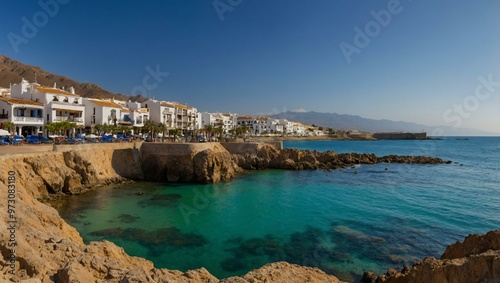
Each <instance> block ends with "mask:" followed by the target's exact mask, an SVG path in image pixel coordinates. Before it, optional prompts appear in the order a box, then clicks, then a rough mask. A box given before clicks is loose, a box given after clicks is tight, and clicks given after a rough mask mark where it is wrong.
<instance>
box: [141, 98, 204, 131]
mask: <svg viewBox="0 0 500 283" xmlns="http://www.w3.org/2000/svg"><path fill="white" fill-rule="evenodd" d="M142 107H144V108H147V109H149V112H150V115H151V120H153V121H155V122H159V123H162V124H164V125H165V126H166V127H167V128H168V129H175V128H179V129H182V130H196V129H197V126H198V125H199V123H198V122H197V117H198V110H197V109H196V108H194V107H190V106H188V105H183V104H179V103H175V102H166V101H158V100H154V99H149V100H147V101H145V102H143V103H142Z"/></svg>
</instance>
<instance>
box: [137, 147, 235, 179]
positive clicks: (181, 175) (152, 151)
mask: <svg viewBox="0 0 500 283" xmlns="http://www.w3.org/2000/svg"><path fill="white" fill-rule="evenodd" d="M141 156H142V170H143V172H144V176H145V179H146V180H151V181H168V182H196V183H217V182H220V181H228V180H231V179H233V178H234V177H236V175H237V174H238V173H240V172H241V169H240V168H239V167H238V165H236V164H235V163H234V162H233V160H232V156H231V154H230V153H229V152H227V150H225V149H224V147H222V146H221V145H220V144H218V143H199V144H178V143H164V144H162V143H145V144H143V145H142V147H141Z"/></svg>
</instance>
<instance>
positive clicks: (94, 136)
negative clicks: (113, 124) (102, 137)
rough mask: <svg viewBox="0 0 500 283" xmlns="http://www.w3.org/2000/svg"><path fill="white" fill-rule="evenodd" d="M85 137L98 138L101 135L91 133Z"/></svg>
mask: <svg viewBox="0 0 500 283" xmlns="http://www.w3.org/2000/svg"><path fill="white" fill-rule="evenodd" d="M85 138H86V139H97V138H99V136H96V135H94V134H90V135H85Z"/></svg>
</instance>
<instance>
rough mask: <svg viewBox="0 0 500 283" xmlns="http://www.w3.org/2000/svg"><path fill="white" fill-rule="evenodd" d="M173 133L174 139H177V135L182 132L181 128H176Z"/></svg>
mask: <svg viewBox="0 0 500 283" xmlns="http://www.w3.org/2000/svg"><path fill="white" fill-rule="evenodd" d="M171 133H172V135H174V141H175V140H176V139H177V136H179V135H180V134H181V133H182V129H181V128H175V129H173V130H172V131H171Z"/></svg>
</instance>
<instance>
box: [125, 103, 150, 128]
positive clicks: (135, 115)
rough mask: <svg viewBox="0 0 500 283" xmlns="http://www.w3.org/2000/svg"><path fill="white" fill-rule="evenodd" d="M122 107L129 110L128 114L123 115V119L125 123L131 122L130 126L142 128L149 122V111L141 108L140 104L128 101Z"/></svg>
mask: <svg viewBox="0 0 500 283" xmlns="http://www.w3.org/2000/svg"><path fill="white" fill-rule="evenodd" d="M124 105H125V107H127V108H128V109H129V110H130V113H129V114H125V116H124V117H123V119H124V120H125V121H128V120H131V122H132V126H134V127H142V126H144V123H146V121H147V120H149V117H150V113H149V109H147V108H144V107H142V105H141V103H139V102H136V101H128V102H126V103H125V104H124Z"/></svg>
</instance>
